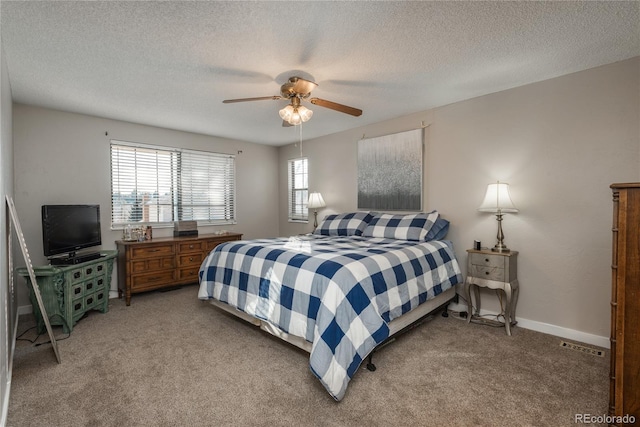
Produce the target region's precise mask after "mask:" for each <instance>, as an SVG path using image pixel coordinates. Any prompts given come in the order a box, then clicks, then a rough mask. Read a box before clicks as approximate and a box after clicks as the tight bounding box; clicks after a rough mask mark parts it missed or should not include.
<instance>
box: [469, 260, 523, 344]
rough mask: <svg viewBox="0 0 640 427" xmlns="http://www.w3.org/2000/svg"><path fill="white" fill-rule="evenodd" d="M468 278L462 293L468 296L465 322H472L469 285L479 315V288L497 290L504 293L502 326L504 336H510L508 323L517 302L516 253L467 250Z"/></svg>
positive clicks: (514, 313) (513, 313)
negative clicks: (505, 334)
mask: <svg viewBox="0 0 640 427" xmlns="http://www.w3.org/2000/svg"><path fill="white" fill-rule="evenodd" d="M467 254H468V255H467V280H465V282H464V294H465V297H466V298H467V304H468V314H467V323H469V322H471V317H472V313H473V304H472V301H471V288H472V287H473V291H474V295H475V300H476V311H475V315H479V314H480V291H479V288H480V287H483V288H489V289H500V290H502V291H503V292H504V293H505V296H506V304H505V308H504V311H505V313H504V319H505V321H504V326H505V329H506V331H507V335H509V336H511V326H513V325H515V324H516V323H517V322H516V304H517V302H518V293H519V287H518V274H517V273H518V269H517V259H518V252H517V251H511V252H493V251H491V250H475V249H468V250H467Z"/></svg>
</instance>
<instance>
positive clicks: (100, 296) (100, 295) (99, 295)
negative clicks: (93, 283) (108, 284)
mask: <svg viewBox="0 0 640 427" xmlns="http://www.w3.org/2000/svg"><path fill="white" fill-rule="evenodd" d="M102 298H104V294H103V293H102V292H101V293H99V294H98V300H101V299H102Z"/></svg>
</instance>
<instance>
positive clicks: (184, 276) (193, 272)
mask: <svg viewBox="0 0 640 427" xmlns="http://www.w3.org/2000/svg"><path fill="white" fill-rule="evenodd" d="M199 272H200V266H199V265H198V266H193V267H191V268H181V269H180V270H178V279H179V280H180V281H187V280H190V279H193V281H194V282H197V281H198V273H199Z"/></svg>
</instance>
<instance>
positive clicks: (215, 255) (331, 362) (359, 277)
mask: <svg viewBox="0 0 640 427" xmlns="http://www.w3.org/2000/svg"><path fill="white" fill-rule="evenodd" d="M461 281H462V277H461V273H460V268H459V266H458V263H457V261H456V258H455V254H454V252H453V249H452V248H451V247H450V244H448V243H445V242H443V241H431V242H409V241H404V240H392V239H380V238H367V237H357V236H351V237H327V236H310V235H308V236H301V237H292V238H289V239H287V238H277V239H261V240H251V241H239V242H229V243H226V244H222V245H219V246H217V247H216V248H215V249H214V250H213V251H212V252H211V253H210V254H209V256H208V257H207V258H206V259H205V260H204V262H203V263H202V266H201V267H200V290H199V293H198V297H199V298H200V299H211V298H215V299H217V300H219V301H222V302H225V303H227V304H229V305H231V306H233V307H236V308H237V309H239V310H241V311H243V312H245V313H247V314H249V315H251V316H253V317H256V318H258V319H262V320H265V321H267V322H269V323H271V324H273V325H276V326H277V327H278V328H280V329H281V330H283V331H285V332H287V333H289V334H291V335H295V336H298V337H302V338H304V339H306V340H307V341H309V342H310V343H312V348H311V356H310V367H311V370H312V372H313V373H314V374H315V375H316V376H317V377H318V378H319V379H320V381H321V382H322V384H323V385H324V386H325V388H326V389H327V391H328V392H329V393H330V394H331V395H332V396H333V397H334V399H336V400H341V399H342V398H343V397H344V394H345V391H346V388H347V384H348V383H349V380H350V379H351V378H352V377H353V375H354V374H355V372H356V370H357V369H358V367H359V366H360V364H361V362H362V361H363V360H364V359H365V358H366V357H367V355H368V354H369V353H370V352H371V351H372V350H373V349H374V347H375V346H376V345H377V344H379V343H381V342H382V341H384V339H385V338H387V337H388V336H389V328H388V326H387V324H388V322H390V321H391V320H393V319H395V318H396V317H399V316H401V315H402V314H404V313H406V312H408V311H409V310H411V309H413V308H415V307H416V306H418V305H419V304H421V303H423V302H425V301H426V300H428V299H431V298H433V297H434V296H436V295H438V294H439V293H441V292H443V291H445V290H447V289H449V288H450V287H452V286H453V285H455V284H456V283H460V282H461Z"/></svg>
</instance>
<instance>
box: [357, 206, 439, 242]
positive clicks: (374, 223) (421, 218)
mask: <svg viewBox="0 0 640 427" xmlns="http://www.w3.org/2000/svg"><path fill="white" fill-rule="evenodd" d="M439 216H440V214H439V213H438V212H437V211H433V212H430V213H417V214H407V215H392V214H376V216H374V217H373V219H372V220H371V221H370V222H369V225H367V228H365V229H364V232H363V233H362V235H363V236H364V237H383V238H386V239H397V240H414V241H419V242H422V241H425V240H426V239H427V234H428V233H429V231H430V230H431V228H432V227H433V225H434V224H435V222H436V220H437V219H438V217H439Z"/></svg>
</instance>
